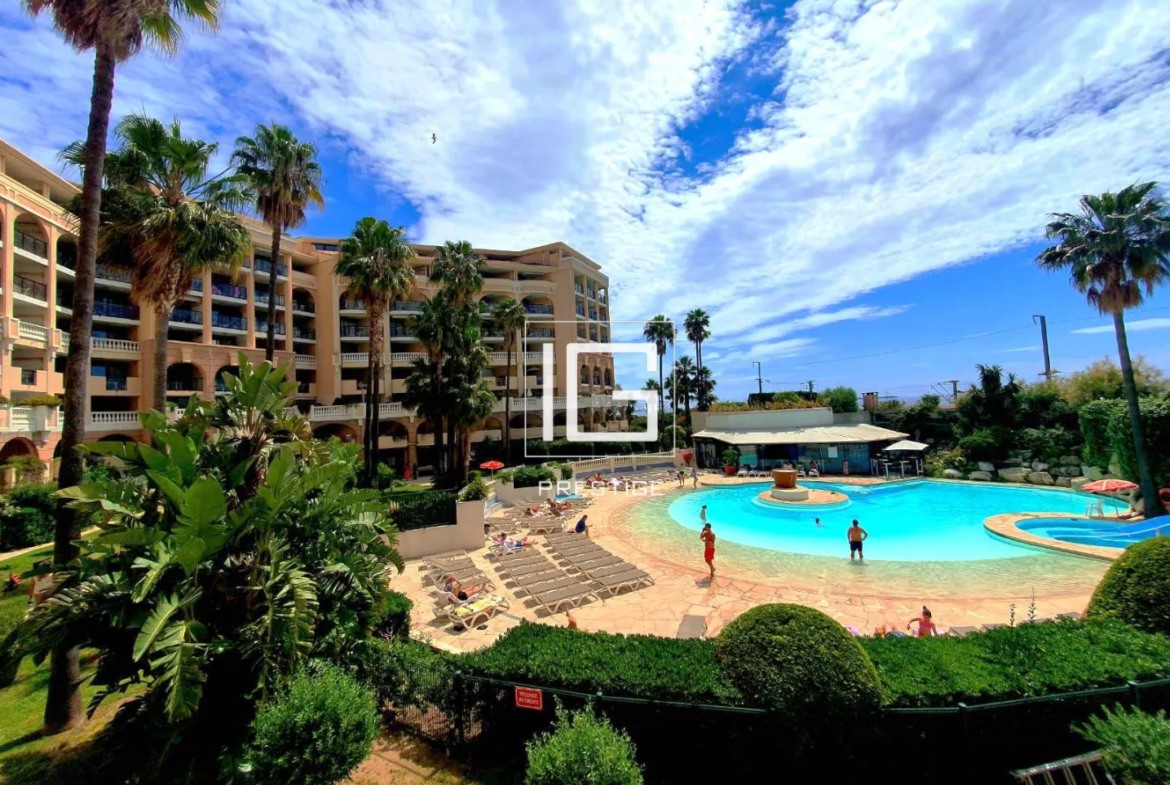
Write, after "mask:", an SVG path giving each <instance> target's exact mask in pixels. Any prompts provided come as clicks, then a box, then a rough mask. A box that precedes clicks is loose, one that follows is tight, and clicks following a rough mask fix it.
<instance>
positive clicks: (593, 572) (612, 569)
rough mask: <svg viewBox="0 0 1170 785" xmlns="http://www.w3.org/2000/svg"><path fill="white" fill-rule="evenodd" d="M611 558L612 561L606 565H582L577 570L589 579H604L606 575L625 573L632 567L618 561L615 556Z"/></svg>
mask: <svg viewBox="0 0 1170 785" xmlns="http://www.w3.org/2000/svg"><path fill="white" fill-rule="evenodd" d="M613 558H614V561H609V562H608V563H597V564H583V565H581V566H580V567H578V568H577V569H579V570H581V572H583V573H585V575H587V576H589V577H590V578H604V577H605V576H607V575H616V574H617V573H619V572H625V571H626V570H628V569H630V567H632V566H633V565H632V564H630V563H629V562H628V561H623V560H622V559H618V558H617V557H616V556H615V557H613ZM607 561H608V560H607Z"/></svg>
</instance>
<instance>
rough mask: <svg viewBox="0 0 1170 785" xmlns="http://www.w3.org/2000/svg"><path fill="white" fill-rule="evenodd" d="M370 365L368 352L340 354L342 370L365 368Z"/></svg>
mask: <svg viewBox="0 0 1170 785" xmlns="http://www.w3.org/2000/svg"><path fill="white" fill-rule="evenodd" d="M369 364H370V354H369V352H342V353H341V367H342V368H365V367H366V366H368V365H369Z"/></svg>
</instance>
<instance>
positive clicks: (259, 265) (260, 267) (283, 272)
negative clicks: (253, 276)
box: [256, 257, 288, 278]
mask: <svg viewBox="0 0 1170 785" xmlns="http://www.w3.org/2000/svg"><path fill="white" fill-rule="evenodd" d="M271 272H272V262H270V261H268V260H267V259H260V258H259V257H257V259H256V273H257V274H260V273H263V274H264V275H269V274H270V273H271ZM276 277H277V278H288V265H287V264H278V265H276Z"/></svg>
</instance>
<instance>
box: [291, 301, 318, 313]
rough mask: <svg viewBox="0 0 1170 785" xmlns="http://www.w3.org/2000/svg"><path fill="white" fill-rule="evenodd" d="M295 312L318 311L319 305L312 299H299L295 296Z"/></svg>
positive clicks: (293, 305) (293, 304)
mask: <svg viewBox="0 0 1170 785" xmlns="http://www.w3.org/2000/svg"><path fill="white" fill-rule="evenodd" d="M292 309H293V313H317V306H316V304H315V303H313V302H312V301H311V300H298V299H297V298H296V297H293V303H292Z"/></svg>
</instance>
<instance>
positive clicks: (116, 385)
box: [106, 376, 126, 392]
mask: <svg viewBox="0 0 1170 785" xmlns="http://www.w3.org/2000/svg"><path fill="white" fill-rule="evenodd" d="M106 392H126V379H124V378H123V379H119V378H117V377H114V376H107V377H106Z"/></svg>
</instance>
